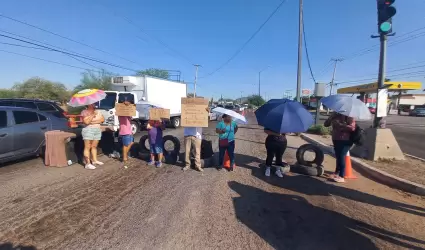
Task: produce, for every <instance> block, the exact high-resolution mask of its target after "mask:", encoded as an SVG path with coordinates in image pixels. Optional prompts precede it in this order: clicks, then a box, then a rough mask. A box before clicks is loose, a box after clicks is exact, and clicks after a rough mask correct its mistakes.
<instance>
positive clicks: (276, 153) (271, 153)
mask: <svg viewBox="0 0 425 250" xmlns="http://www.w3.org/2000/svg"><path fill="white" fill-rule="evenodd" d="M264 132H265V133H266V134H267V138H266V143H265V145H266V150H267V158H266V173H265V174H266V176H270V169H271V166H272V164H273V158H275V157H276V166H278V168H276V172H275V173H276V175H277V176H279V177H280V178H283V174H282V171H281V170H280V167H283V166H284V163H283V161H282V158H283V154H284V153H285V150H286V146H287V144H288V142H287V140H286V135H285V134H283V133H276V132H273V131H271V130H270V129H267V128H265V129H264Z"/></svg>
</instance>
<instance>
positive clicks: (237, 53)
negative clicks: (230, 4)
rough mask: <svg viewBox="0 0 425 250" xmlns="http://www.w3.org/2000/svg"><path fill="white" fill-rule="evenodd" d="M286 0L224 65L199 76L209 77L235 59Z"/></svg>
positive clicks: (280, 5)
mask: <svg viewBox="0 0 425 250" xmlns="http://www.w3.org/2000/svg"><path fill="white" fill-rule="evenodd" d="M286 1H287V0H283V1H282V2H280V4H279V5H278V6H277V7H276V9H275V10H273V12H272V13H271V14H270V15H269V16H268V17H267V19H266V20H265V21H264V22H263V23H262V24H261V25H260V27H259V28H258V29H257V30H256V31H255V32H254V34H252V35H251V37H249V38H248V40H247V41H246V42H245V43H244V44H242V46H241V47H240V48H239V49H238V50H236V52H235V53H234V54H233V55H232V56H231V57H230V58H229V59H227V60H226V61H225V62H224V63H223V64H222V65H220V66H219V67H218V68H216V69H215V70H214V71H212V72H211V73H209V74H207V75H205V76H203V77H199V78H206V77H209V76H212V75H214V74H215V73H217V72H218V71H220V70H221V69H222V68H224V67H225V66H226V65H227V64H229V63H230V62H231V61H232V60H233V59H235V58H236V57H237V56H238V55H239V54H240V53H241V52H242V50H243V49H244V48H245V47H246V46H247V45H248V44H249V43H250V42H251V41H252V39H254V38H255V37H256V36H257V34H258V33H259V32H260V31H261V30H262V29H263V27H264V26H265V25H266V24H267V23H268V22H269V21H270V19H271V18H272V17H273V16H274V15H275V14H276V13H277V11H278V10H279V9H280V8H281V7H282V5H283V4H284V3H286Z"/></svg>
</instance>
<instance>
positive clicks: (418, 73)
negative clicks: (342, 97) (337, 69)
mask: <svg viewBox="0 0 425 250" xmlns="http://www.w3.org/2000/svg"><path fill="white" fill-rule="evenodd" d="M424 73H425V70H420V71H413V72H406V73H400V74H395V75H387V76H386V78H394V77H398V76H403V77H404V76H407V77H416V76H418V75H423V74H424ZM376 79H377V77H374V78H366V79H358V80H352V81H344V82H337V83H336V84H347V83H358V82H364V81H370V80H376Z"/></svg>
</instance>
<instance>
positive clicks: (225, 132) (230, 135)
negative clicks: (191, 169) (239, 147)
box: [215, 114, 238, 171]
mask: <svg viewBox="0 0 425 250" xmlns="http://www.w3.org/2000/svg"><path fill="white" fill-rule="evenodd" d="M222 118H223V120H222V121H221V122H219V123H218V124H217V127H216V129H215V131H216V133H217V134H218V137H219V145H218V148H219V158H218V162H219V166H218V168H217V169H218V170H221V169H222V168H223V162H224V155H225V153H226V150H227V154H228V155H229V159H230V171H233V167H234V164H235V134H236V133H237V132H238V125H237V124H236V122H234V121H232V117H231V116H230V115H227V114H224V115H223V116H222Z"/></svg>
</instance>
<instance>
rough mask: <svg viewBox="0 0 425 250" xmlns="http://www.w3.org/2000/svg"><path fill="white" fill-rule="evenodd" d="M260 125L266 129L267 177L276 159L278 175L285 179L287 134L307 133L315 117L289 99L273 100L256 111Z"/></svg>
mask: <svg viewBox="0 0 425 250" xmlns="http://www.w3.org/2000/svg"><path fill="white" fill-rule="evenodd" d="M255 116H256V117H257V122H258V125H260V126H263V127H264V132H265V133H266V134H267V139H266V143H265V145H266V150H267V159H266V173H265V174H266V176H270V169H271V166H272V163H273V158H274V157H276V165H277V166H279V167H278V168H277V169H276V175H277V176H279V177H283V174H282V171H281V169H280V167H281V166H283V165H284V163H283V161H282V157H283V153H284V152H285V150H286V145H287V141H286V136H285V134H286V133H298V132H305V131H307V129H308V128H309V127H310V126H311V125H312V124H313V117H312V116H311V114H310V112H308V111H307V110H306V109H305V108H304V106H303V105H302V104H301V103H299V102H295V101H291V100H288V99H272V100H270V101H268V102H267V103H266V104H264V105H263V106H261V107H260V108H259V109H257V111H255Z"/></svg>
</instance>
